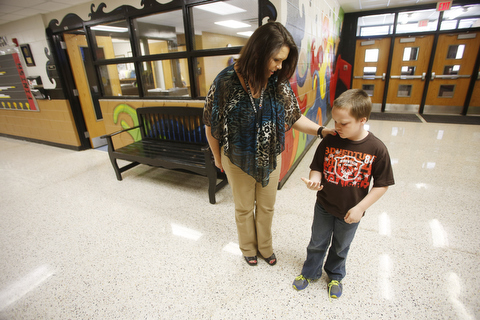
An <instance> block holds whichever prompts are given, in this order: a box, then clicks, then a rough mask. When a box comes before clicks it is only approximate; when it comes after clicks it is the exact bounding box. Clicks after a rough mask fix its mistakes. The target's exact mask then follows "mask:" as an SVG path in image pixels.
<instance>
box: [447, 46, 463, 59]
mask: <svg viewBox="0 0 480 320" xmlns="http://www.w3.org/2000/svg"><path fill="white" fill-rule="evenodd" d="M464 51H465V45H464V44H459V45H451V46H449V47H448V52H447V59H462V58H463V52H464Z"/></svg>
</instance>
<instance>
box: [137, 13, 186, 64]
mask: <svg viewBox="0 0 480 320" xmlns="http://www.w3.org/2000/svg"><path fill="white" fill-rule="evenodd" d="M133 23H134V25H135V35H136V37H137V39H138V41H139V44H140V55H142V56H148V55H155V54H161V53H170V52H179V51H186V50H187V48H186V45H185V31H184V28H183V14H182V10H174V11H170V12H164V13H158V14H154V15H150V16H146V17H142V18H138V19H134V20H133Z"/></svg>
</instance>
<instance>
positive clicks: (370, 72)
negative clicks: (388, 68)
mask: <svg viewBox="0 0 480 320" xmlns="http://www.w3.org/2000/svg"><path fill="white" fill-rule="evenodd" d="M376 74H377V67H363V75H364V76H374V75H376Z"/></svg>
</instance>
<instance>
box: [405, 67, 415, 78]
mask: <svg viewBox="0 0 480 320" xmlns="http://www.w3.org/2000/svg"><path fill="white" fill-rule="evenodd" d="M415 68H416V67H415V66H411V67H409V66H403V67H402V69H401V70H402V72H401V75H402V76H413V75H414V74H415Z"/></svg>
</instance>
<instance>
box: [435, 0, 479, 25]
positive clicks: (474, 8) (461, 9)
mask: <svg viewBox="0 0 480 320" xmlns="http://www.w3.org/2000/svg"><path fill="white" fill-rule="evenodd" d="M478 27H480V4H469V5H463V6H454V7H452V8H450V10H448V11H445V12H444V14H443V20H442V24H441V26H440V30H454V29H469V28H478Z"/></svg>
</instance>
